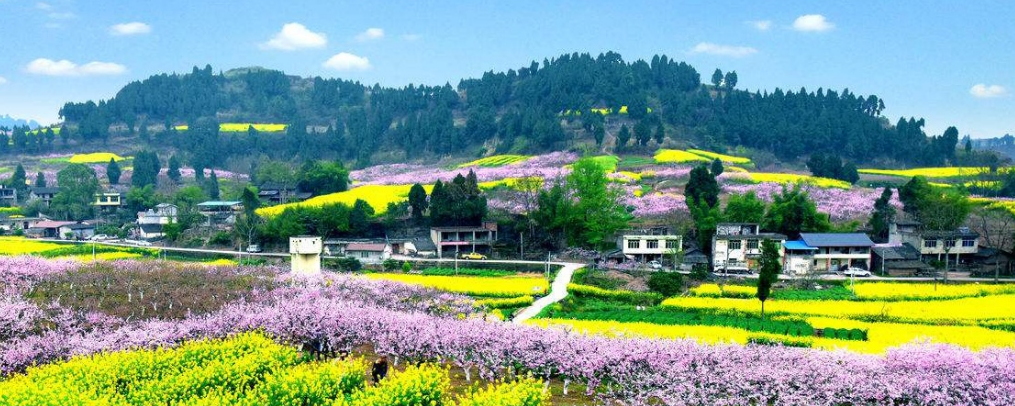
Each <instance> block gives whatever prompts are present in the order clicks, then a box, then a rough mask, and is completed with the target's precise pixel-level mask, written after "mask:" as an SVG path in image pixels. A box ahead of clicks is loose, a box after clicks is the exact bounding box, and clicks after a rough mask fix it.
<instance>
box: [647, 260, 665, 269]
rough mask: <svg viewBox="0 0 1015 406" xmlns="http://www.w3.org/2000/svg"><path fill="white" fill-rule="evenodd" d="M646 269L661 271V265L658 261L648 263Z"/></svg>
mask: <svg viewBox="0 0 1015 406" xmlns="http://www.w3.org/2000/svg"><path fill="white" fill-rule="evenodd" d="M648 267H649V268H652V269H662V268H663V264H662V263H660V262H659V261H649V263H648Z"/></svg>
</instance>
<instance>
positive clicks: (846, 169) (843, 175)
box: [836, 162, 860, 185]
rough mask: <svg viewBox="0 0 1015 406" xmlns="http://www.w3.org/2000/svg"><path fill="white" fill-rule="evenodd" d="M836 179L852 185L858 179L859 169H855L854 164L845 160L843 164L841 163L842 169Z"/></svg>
mask: <svg viewBox="0 0 1015 406" xmlns="http://www.w3.org/2000/svg"><path fill="white" fill-rule="evenodd" d="M836 179H839V180H844V181H846V182H849V184H851V185H852V184H855V183H856V182H858V181H859V180H860V171H859V170H857V169H856V164H854V163H852V162H846V164H845V165H842V171H840V173H839V176H837V177H836Z"/></svg>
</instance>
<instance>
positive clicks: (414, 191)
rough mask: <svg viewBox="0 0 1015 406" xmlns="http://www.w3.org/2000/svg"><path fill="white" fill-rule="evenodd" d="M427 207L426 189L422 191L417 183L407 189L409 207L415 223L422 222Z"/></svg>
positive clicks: (421, 187)
mask: <svg viewBox="0 0 1015 406" xmlns="http://www.w3.org/2000/svg"><path fill="white" fill-rule="evenodd" d="M427 206H428V202H427V200H426V189H423V186H422V185H420V184H419V183H416V184H413V185H412V187H411V188H409V207H411V208H412V217H413V218H415V219H416V220H417V221H419V220H422V219H423V215H424V214H425V213H426V209H427Z"/></svg>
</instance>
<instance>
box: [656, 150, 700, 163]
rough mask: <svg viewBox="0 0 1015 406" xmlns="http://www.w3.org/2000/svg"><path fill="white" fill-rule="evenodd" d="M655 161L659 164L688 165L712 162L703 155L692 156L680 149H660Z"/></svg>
mask: <svg viewBox="0 0 1015 406" xmlns="http://www.w3.org/2000/svg"><path fill="white" fill-rule="evenodd" d="M654 158H655V160H656V162H657V163H661V164H662V163H678V164H680V163H688V162H692V163H693V162H711V160H710V159H708V158H705V157H703V156H701V155H697V154H692V153H690V152H687V151H682V150H679V149H660V150H659V151H656V154H655V157H654Z"/></svg>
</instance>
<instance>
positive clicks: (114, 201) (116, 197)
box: [92, 191, 123, 210]
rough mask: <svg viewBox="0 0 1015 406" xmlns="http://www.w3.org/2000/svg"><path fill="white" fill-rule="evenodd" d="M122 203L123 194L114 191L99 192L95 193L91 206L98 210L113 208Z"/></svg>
mask: <svg viewBox="0 0 1015 406" xmlns="http://www.w3.org/2000/svg"><path fill="white" fill-rule="evenodd" d="M122 205H123V194H122V193H120V192H116V191H107V192H99V193H96V194H95V201H93V202H92V206H95V207H96V208H97V209H99V210H115V209H117V208H119V207H120V206H122Z"/></svg>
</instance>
